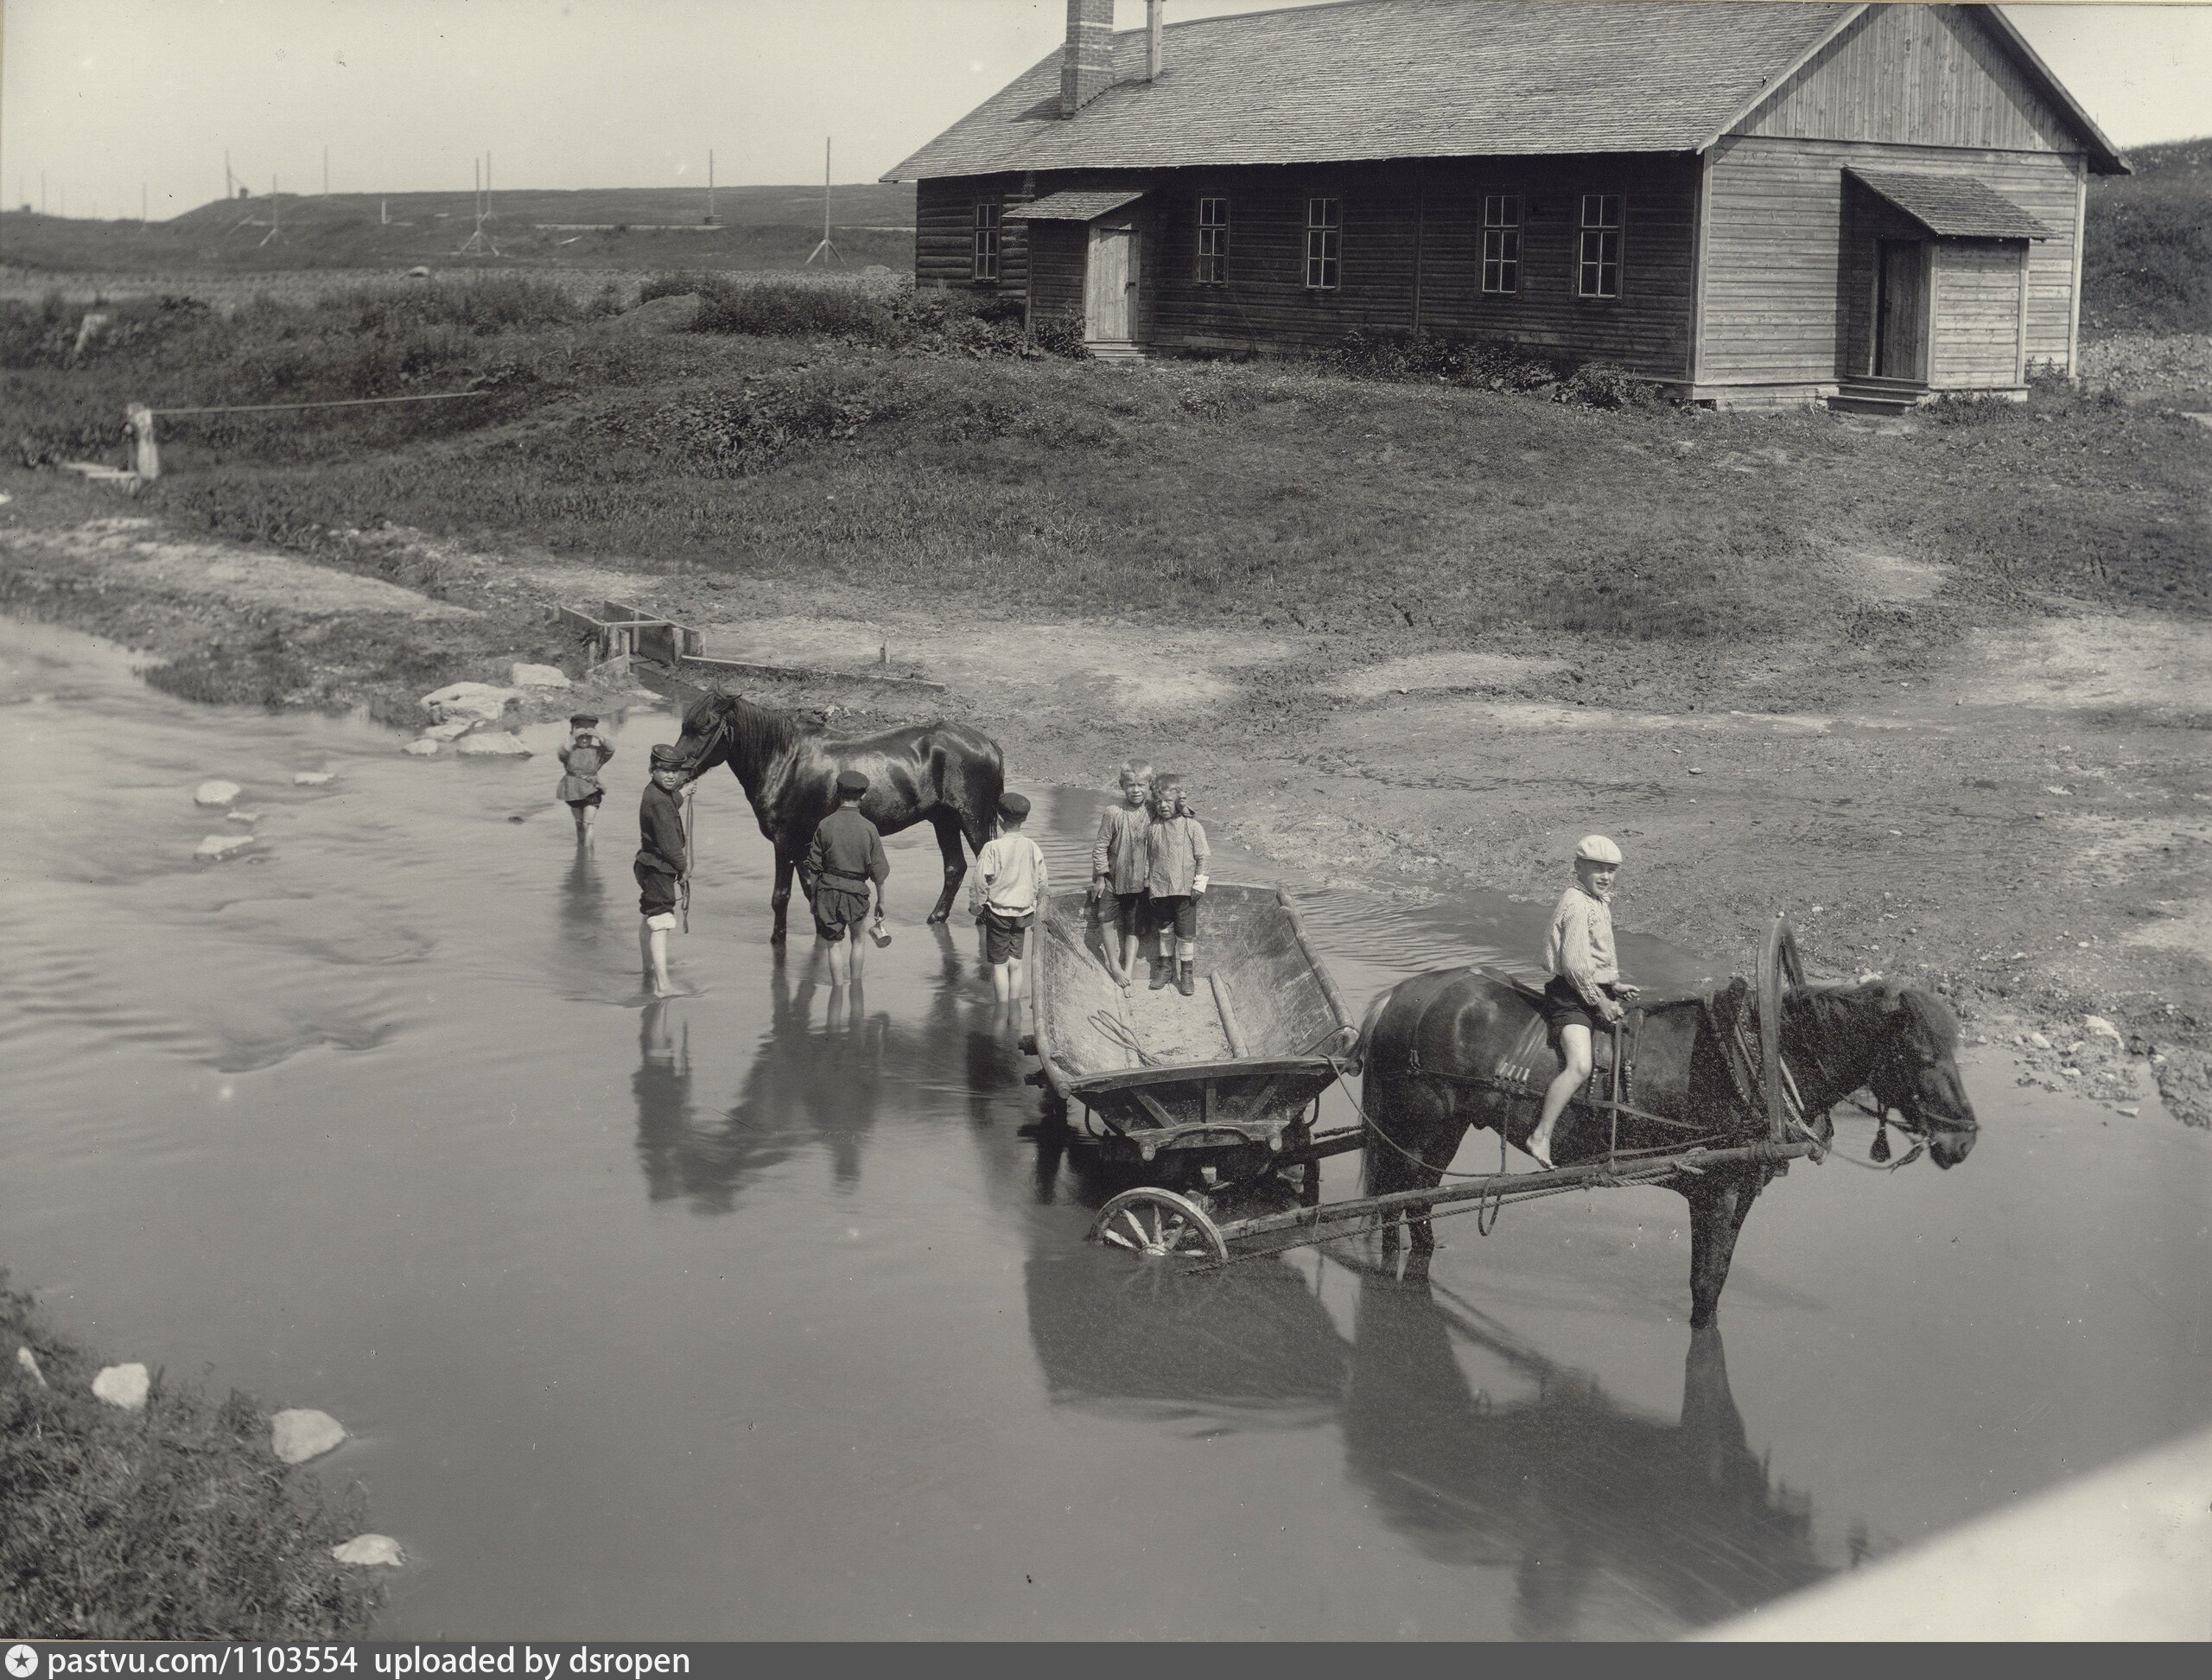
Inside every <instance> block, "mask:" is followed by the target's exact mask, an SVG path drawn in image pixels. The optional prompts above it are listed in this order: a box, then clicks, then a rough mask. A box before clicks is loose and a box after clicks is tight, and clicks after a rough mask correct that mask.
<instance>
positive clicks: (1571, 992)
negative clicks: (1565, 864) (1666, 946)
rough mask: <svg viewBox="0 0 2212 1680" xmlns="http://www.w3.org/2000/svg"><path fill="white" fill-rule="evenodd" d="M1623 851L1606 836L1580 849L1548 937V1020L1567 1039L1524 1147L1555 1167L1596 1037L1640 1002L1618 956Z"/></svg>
mask: <svg viewBox="0 0 2212 1680" xmlns="http://www.w3.org/2000/svg"><path fill="white" fill-rule="evenodd" d="M1620 867H1621V849H1620V848H1619V847H1618V846H1617V845H1615V844H1614V843H1612V842H1611V841H1610V840H1608V839H1607V838H1605V836H1604V835H1602V834H1586V835H1585V836H1583V837H1582V842H1581V843H1580V845H1578V846H1576V847H1575V849H1574V885H1573V886H1572V887H1570V888H1567V890H1566V891H1565V892H1564V893H1562V894H1560V900H1559V904H1558V906H1557V907H1555V908H1554V910H1553V911H1552V920H1551V926H1550V928H1549V930H1548V932H1546V933H1545V935H1544V966H1545V967H1546V968H1547V969H1548V970H1551V978H1550V979H1549V980H1548V981H1547V982H1546V983H1545V984H1544V1003H1543V1009H1544V1019H1545V1020H1546V1021H1548V1022H1549V1023H1550V1024H1551V1028H1552V1030H1553V1031H1554V1033H1556V1034H1558V1035H1559V1049H1560V1064H1561V1066H1560V1071H1559V1074H1558V1077H1556V1078H1555V1079H1553V1080H1552V1082H1551V1084H1550V1085H1549V1086H1548V1088H1547V1089H1546V1090H1545V1091H1544V1109H1543V1114H1542V1116H1541V1118H1539V1119H1538V1120H1537V1122H1536V1130H1534V1131H1532V1132H1530V1133H1529V1141H1528V1142H1526V1143H1523V1144H1522V1146H1521V1147H1522V1149H1526V1150H1527V1151H1528V1152H1529V1154H1530V1155H1534V1156H1535V1158H1536V1159H1537V1160H1538V1161H1541V1162H1542V1163H1543V1164H1544V1165H1545V1166H1547V1167H1548V1166H1550V1165H1551V1164H1552V1129H1553V1128H1554V1126H1556V1125H1557V1124H1558V1123H1559V1117H1560V1114H1561V1113H1562V1112H1564V1111H1565V1110H1566V1108H1567V1104H1569V1103H1571V1102H1573V1100H1574V1093H1575V1092H1576V1091H1580V1090H1581V1089H1582V1085H1583V1082H1584V1081H1585V1080H1586V1079H1589V1077H1590V1065H1591V1050H1590V1035H1591V1034H1592V1033H1593V1032H1595V1031H1596V1030H1597V1029H1598V1026H1599V1022H1601V1021H1602V1022H1604V1023H1605V1025H1607V1026H1611V1024H1612V1023H1613V1022H1614V1021H1618V1020H1619V1019H1620V1018H1621V1015H1622V1014H1623V1010H1622V1009H1621V1004H1622V1002H1623V1001H1624V1000H1625V999H1629V998H1632V997H1634V996H1636V994H1637V988H1636V987H1634V986H1624V985H1623V984H1622V983H1621V970H1620V964H1619V962H1618V960H1617V959H1616V958H1615V957H1614V955H1613V910H1612V896H1613V877H1614V876H1615V875H1618V873H1619V872H1620Z"/></svg>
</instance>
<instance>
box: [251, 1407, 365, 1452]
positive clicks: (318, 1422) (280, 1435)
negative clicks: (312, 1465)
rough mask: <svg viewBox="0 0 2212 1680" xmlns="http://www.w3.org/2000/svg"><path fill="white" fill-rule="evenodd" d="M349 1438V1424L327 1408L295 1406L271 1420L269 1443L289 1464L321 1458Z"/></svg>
mask: <svg viewBox="0 0 2212 1680" xmlns="http://www.w3.org/2000/svg"><path fill="white" fill-rule="evenodd" d="M345 1439H346V1426H345V1425H344V1424H342V1423H340V1422H339V1421H338V1420H337V1419H336V1418H334V1417H333V1416H331V1415H330V1414H329V1413H328V1412H324V1411H313V1410H307V1409H304V1408H296V1409H294V1410H289V1411H280V1412H278V1413H277V1416H274V1417H272V1418H270V1420H269V1444H270V1446H271V1447H272V1448H275V1449H276V1453H277V1457H278V1458H280V1459H282V1460H284V1462H285V1463H287V1464H305V1463H306V1462H307V1461H308V1460H309V1459H312V1458H321V1456H322V1455H323V1454H325V1453H327V1452H328V1451H330V1450H331V1448H334V1447H335V1446H337V1445H338V1444H339V1442H340V1441H343V1440H345Z"/></svg>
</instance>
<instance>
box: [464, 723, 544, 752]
mask: <svg viewBox="0 0 2212 1680" xmlns="http://www.w3.org/2000/svg"><path fill="white" fill-rule="evenodd" d="M453 749H454V752H456V753H458V754H461V757H463V758H528V757H529V756H530V748H527V747H525V746H524V745H523V744H522V737H521V736H520V735H509V734H507V733H506V732H505V730H501V729H494V730H492V731H490V732H488V733H485V732H480V733H478V734H476V735H463V736H462V737H461V739H460V740H459V741H455V742H454V748H453Z"/></svg>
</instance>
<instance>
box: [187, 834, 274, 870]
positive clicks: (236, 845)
mask: <svg viewBox="0 0 2212 1680" xmlns="http://www.w3.org/2000/svg"><path fill="white" fill-rule="evenodd" d="M257 843H258V837H257V836H254V835H251V834H211V835H209V836H208V837H207V838H206V839H205V840H202V841H201V842H200V843H199V844H198V845H196V846H194V848H193V849H192V855H193V856H194V857H196V858H198V859H200V861H201V862H205V863H219V862H222V861H223V859H225V858H226V857H236V856H238V854H239V853H240V852H242V851H251V850H253V848H254V847H255V845H257Z"/></svg>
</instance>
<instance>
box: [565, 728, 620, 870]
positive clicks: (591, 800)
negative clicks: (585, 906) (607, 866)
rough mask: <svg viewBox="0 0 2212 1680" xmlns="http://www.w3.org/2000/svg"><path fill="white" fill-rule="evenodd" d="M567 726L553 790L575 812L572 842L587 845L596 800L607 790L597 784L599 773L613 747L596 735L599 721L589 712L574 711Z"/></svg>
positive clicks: (595, 815) (594, 820)
mask: <svg viewBox="0 0 2212 1680" xmlns="http://www.w3.org/2000/svg"><path fill="white" fill-rule="evenodd" d="M560 756H561V771H562V775H561V784H560V786H558V787H557V788H556V789H555V790H554V793H555V797H556V798H557V799H560V800H561V801H562V802H563V804H565V805H567V806H568V807H569V810H570V811H573V812H575V818H576V843H577V844H578V845H580V846H588V845H590V844H591V843H592V824H594V822H596V821H597V820H598V818H599V805H600V801H601V800H602V799H605V798H606V797H607V790H606V789H605V788H603V787H601V786H600V785H599V773H600V772H601V770H603V769H605V768H606V767H607V761H608V760H610V759H612V758H613V756H614V748H613V747H612V746H611V745H610V744H608V742H607V741H606V740H605V739H604V738H603V737H602V736H601V735H600V733H599V720H598V719H597V718H596V717H594V716H592V715H591V714H590V713H589V712H578V713H577V714H576V715H575V716H574V717H572V718H570V719H569V739H568V740H567V741H566V742H564V743H563V746H562V748H561V754H560Z"/></svg>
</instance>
